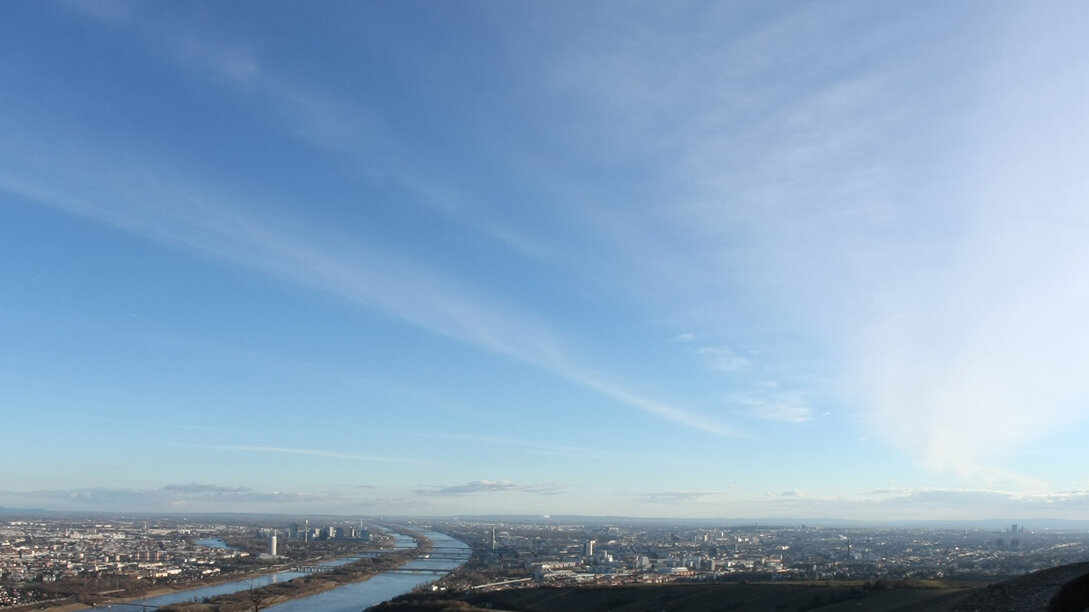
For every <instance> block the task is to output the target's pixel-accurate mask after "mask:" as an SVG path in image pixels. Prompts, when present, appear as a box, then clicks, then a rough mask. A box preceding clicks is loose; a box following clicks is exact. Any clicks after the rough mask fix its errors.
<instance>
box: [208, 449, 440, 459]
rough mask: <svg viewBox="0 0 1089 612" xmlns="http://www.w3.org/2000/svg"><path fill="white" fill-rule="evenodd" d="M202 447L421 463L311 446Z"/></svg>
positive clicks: (328, 457)
mask: <svg viewBox="0 0 1089 612" xmlns="http://www.w3.org/2000/svg"><path fill="white" fill-rule="evenodd" d="M201 448H209V449H215V450H223V451H237V452H243V453H263V454H273V455H304V456H307V457H319V458H325V459H343V460H345V461H364V462H376V463H420V462H419V461H417V460H415V459H408V458H403V457H384V456H380V455H358V454H354V453H337V452H333V451H326V450H320V449H311V448H291V447H282V446H235V445H203V446H202V447H201Z"/></svg>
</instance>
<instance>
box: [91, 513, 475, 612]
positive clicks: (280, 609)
mask: <svg viewBox="0 0 1089 612" xmlns="http://www.w3.org/2000/svg"><path fill="white" fill-rule="evenodd" d="M390 535H392V536H393V539H394V547H395V548H396V549H397V550H406V549H410V548H415V546H416V541H415V540H413V539H412V538H411V537H410V536H406V535H403V534H399V533H391V534H390ZM424 535H426V536H427V537H428V538H430V539H431V542H432V545H433V547H434V548H435V549H436V550H435V551H434V552H433V554H432V556H433V557H436V558H431V559H417V560H415V561H411V562H409V563H408V564H406V565H404V566H402V567H401V568H400V569H399V571H397V572H383V573H380V574H376V575H375V576H373V577H371V578H370V579H369V580H364V581H363V582H355V583H352V584H346V585H344V586H342V587H338V588H336V589H333V590H332V591H327V592H325V593H320V594H318V595H312V596H310V597H304V598H301V599H293V600H291V601H288V602H285V603H282V604H280V605H277V606H272V607H270V608H267V609H268V610H276V611H277V612H303V611H307V612H309V611H313V612H349V611H350V612H360V611H361V610H363V608H366V607H368V606H373V605H375V604H378V603H382V602H383V601H386V600H387V599H392V598H394V597H396V596H398V595H400V594H402V593H407V592H409V591H411V590H412V589H414V588H416V587H417V586H420V585H423V584H427V583H429V582H433V581H435V580H438V579H439V578H441V577H442V576H444V575H446V574H448V573H449V572H450V571H451V570H453V569H455V568H457V567H459V566H461V565H462V564H463V563H465V562H466V561H468V560H469V555H470V549H469V547H468V546H467V545H465V543H463V542H461V541H459V540H455V539H454V538H451V537H450V536H448V535H446V534H443V533H438V532H434V531H426V532H424ZM202 543H203V542H202ZM206 546H207V544H206ZM379 554H382V553H367V554H364V555H357V556H353V557H345V558H342V559H336V560H333V561H326V562H325V563H321V564H320V565H322V566H325V567H335V566H338V565H345V564H348V563H351V562H353V561H356V560H358V559H361V558H363V557H373V556H376V555H379ZM410 570H418V571H421V573H418V574H415V573H408V572H409V571H410ZM304 575H305V572H288V571H284V572H274V573H271V574H264V575H262V576H254V577H250V578H245V579H243V580H234V581H232V582H224V583H223V584H216V585H212V586H207V587H202V588H199V589H189V590H187V591H178V592H177V593H168V594H166V595H161V596H159V597H148V598H146V599H140V600H138V601H135V602H133V603H142V604H146V605H151V606H165V605H167V604H172V603H178V602H184V601H200V600H201V599H204V598H205V597H215V596H216V595H225V594H227V593H236V592H238V591H244V590H246V589H249V588H251V587H252V588H258V587H262V586H265V585H267V584H273V583H276V582H286V581H288V580H291V579H292V578H298V577H299V576H304ZM89 609H90V608H86V610H89ZM80 612H82V611H80Z"/></svg>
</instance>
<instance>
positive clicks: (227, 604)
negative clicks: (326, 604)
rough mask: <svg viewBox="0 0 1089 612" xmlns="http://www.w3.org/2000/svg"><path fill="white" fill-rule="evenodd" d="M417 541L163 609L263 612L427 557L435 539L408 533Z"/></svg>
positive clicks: (192, 611) (203, 611)
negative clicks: (372, 555)
mask: <svg viewBox="0 0 1089 612" xmlns="http://www.w3.org/2000/svg"><path fill="white" fill-rule="evenodd" d="M404 533H405V534H406V535H409V536H412V538H413V539H415V540H416V547H415V548H411V549H405V550H397V551H393V552H390V553H387V554H384V555H381V556H378V557H364V558H362V559H358V560H356V561H353V562H352V563H348V564H345V565H341V566H338V567H335V568H332V569H329V570H326V571H321V572H315V573H313V574H308V575H306V576H300V577H298V578H294V579H292V580H288V581H286V582H278V583H273V584H269V585H266V586H262V587H258V588H251V589H244V590H241V591H237V592H234V593H227V594H224V595H218V596H215V597H210V598H208V599H206V600H203V601H194V602H180V603H174V604H168V605H165V606H160V607H159V610H163V611H164V612H243V611H247V610H248V611H259V610H264V609H265V608H268V607H269V606H274V605H276V604H281V603H284V602H286V601H289V600H292V599H299V598H302V597H309V596H311V595H317V594H319V593H324V592H326V591H331V590H333V589H335V588H337V587H340V586H343V585H346V584H350V583H353V582H361V581H363V580H367V579H368V578H371V577H372V576H375V575H377V574H380V573H382V572H384V571H388V570H392V569H397V568H399V567H401V566H402V565H404V564H406V563H408V562H409V561H412V560H414V559H416V558H418V557H419V556H421V555H425V554H427V553H428V552H429V551H430V550H431V540H430V539H428V538H427V536H425V535H423V534H422V533H416V532H407V531H406V532H404Z"/></svg>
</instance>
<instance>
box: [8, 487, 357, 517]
mask: <svg viewBox="0 0 1089 612" xmlns="http://www.w3.org/2000/svg"><path fill="white" fill-rule="evenodd" d="M0 496H2V497H3V498H4V499H5V503H9V504H15V505H25V506H38V505H40V506H44V507H48V508H51V509H63V510H94V511H130V512H131V511H154V510H178V509H190V510H194V511H214V510H219V509H223V505H222V504H228V505H238V506H244V507H245V509H247V510H253V509H255V508H263V509H269V508H272V507H288V506H300V507H303V508H306V507H314V506H316V505H322V504H331V503H342V502H344V501H345V499H344V498H341V497H339V496H336V495H332V494H328V493H316V492H289V491H259V490H255V489H252V488H249V487H227V486H220V485H214V484H185V485H166V486H164V487H162V488H159V489H141V488H110V487H86V488H77V489H53V490H50V489H43V490H37V491H18V492H16V491H0ZM236 509H237V507H236Z"/></svg>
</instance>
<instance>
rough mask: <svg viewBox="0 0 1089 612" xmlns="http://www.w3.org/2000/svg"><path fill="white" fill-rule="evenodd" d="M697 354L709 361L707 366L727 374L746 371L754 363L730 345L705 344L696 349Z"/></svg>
mask: <svg viewBox="0 0 1089 612" xmlns="http://www.w3.org/2000/svg"><path fill="white" fill-rule="evenodd" d="M696 354H698V355H699V356H700V357H703V358H704V359H705V360H706V361H707V367H709V368H711V369H712V370H717V371H719V372H726V373H727V374H737V373H740V372H744V371H746V370H748V369H749V367H750V366H751V365H752V362H751V361H750V360H749V359H747V358H745V357H742V356H741V355H738V354H737V352H735V351H734V350H733V349H731V348H730V347H728V346H704V347H701V348H699V349H696Z"/></svg>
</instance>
